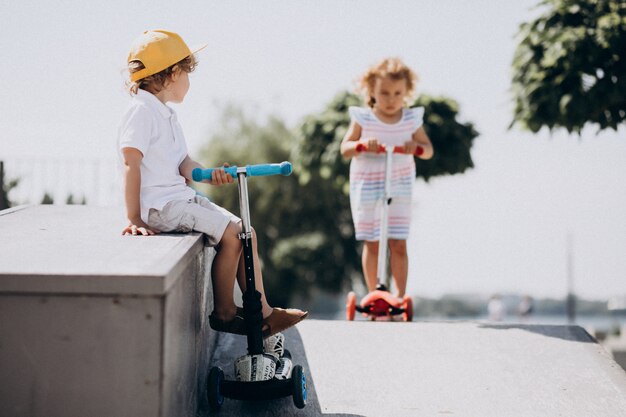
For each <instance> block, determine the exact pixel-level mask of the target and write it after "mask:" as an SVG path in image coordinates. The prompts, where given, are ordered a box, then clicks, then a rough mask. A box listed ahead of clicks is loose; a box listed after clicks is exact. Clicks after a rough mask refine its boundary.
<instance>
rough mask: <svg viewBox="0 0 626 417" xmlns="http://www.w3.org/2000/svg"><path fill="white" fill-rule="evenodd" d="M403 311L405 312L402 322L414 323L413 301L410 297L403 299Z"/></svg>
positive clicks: (406, 296)
mask: <svg viewBox="0 0 626 417" xmlns="http://www.w3.org/2000/svg"><path fill="white" fill-rule="evenodd" d="M402 309H403V310H404V313H402V320H404V321H413V300H412V299H411V297H409V296H408V295H405V296H404V297H403V298H402Z"/></svg>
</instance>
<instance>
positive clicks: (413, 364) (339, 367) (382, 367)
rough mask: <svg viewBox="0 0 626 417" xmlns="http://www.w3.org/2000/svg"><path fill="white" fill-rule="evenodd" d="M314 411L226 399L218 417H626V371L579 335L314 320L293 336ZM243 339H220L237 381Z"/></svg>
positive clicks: (218, 356)
mask: <svg viewBox="0 0 626 417" xmlns="http://www.w3.org/2000/svg"><path fill="white" fill-rule="evenodd" d="M286 337H287V348H288V349H290V350H291V352H292V354H293V356H294V363H299V364H301V365H303V366H304V367H305V368H306V369H307V373H308V377H309V403H308V405H307V407H306V408H305V409H304V410H298V409H296V408H295V407H294V406H293V402H292V400H291V398H285V399H281V400H276V401H267V402H239V401H233V400H228V399H227V400H226V402H225V404H224V406H223V408H222V410H221V411H220V413H219V415H220V416H244V415H255V416H290V415H293V416H318V415H323V416H377V417H378V416H477V417H489V416H494V417H496V416H497V417H502V416H516V417H524V416H528V417H531V416H532V417H541V416H550V417H552V416H581V417H582V416H584V417H592V416H607V417H619V416H626V373H625V372H624V371H623V370H622V369H621V368H620V367H619V366H618V365H617V364H616V363H615V362H614V361H613V360H612V359H611V358H610V357H609V356H608V355H607V353H606V352H605V351H604V350H603V349H602V348H601V347H600V346H599V345H598V344H597V343H595V341H594V340H593V339H592V338H591V337H590V336H589V335H588V334H587V333H586V332H585V331H584V330H583V329H581V328H579V327H572V326H540V325H491V324H482V323H469V322H468V323H456V322H455V323H446V322H438V323H428V322H424V323H395V322H394V323H389V322H374V323H372V322H364V321H357V322H344V321H318V320H307V321H305V322H303V323H301V324H299V325H298V327H297V329H292V330H290V331H288V332H286ZM244 352H245V338H243V337H241V336H232V335H220V338H219V340H218V345H217V350H216V353H215V355H214V357H213V363H214V364H217V365H219V366H220V367H222V368H223V369H224V371H225V373H226V374H227V377H229V378H232V362H233V359H234V358H235V357H237V356H239V355H242V354H243V353H244Z"/></svg>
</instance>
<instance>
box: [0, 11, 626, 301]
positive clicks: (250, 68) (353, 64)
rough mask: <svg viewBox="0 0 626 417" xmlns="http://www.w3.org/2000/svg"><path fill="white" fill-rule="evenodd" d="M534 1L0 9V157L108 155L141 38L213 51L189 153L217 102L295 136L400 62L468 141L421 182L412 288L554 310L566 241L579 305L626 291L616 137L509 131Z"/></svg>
mask: <svg viewBox="0 0 626 417" xmlns="http://www.w3.org/2000/svg"><path fill="white" fill-rule="evenodd" d="M176 3H182V4H176ZM536 3H538V1H535V0H533V1H528V0H524V1H513V0H509V1H501V0H489V1H487V0H483V1H472V2H461V1H453V0H448V1H445V0H444V1H441V0H429V1H411V2H409V1H385V2H382V1H341V0H337V1H330V0H326V1H324V0H322V1H320V0H317V1H295V0H291V1H228V2H226V1H224V2H216V1H187V2H173V1H170V2H167V1H154V0H151V1H133V2H128V1H125V2H122V1H119V0H113V1H107V2H93V3H92V2H81V1H58V2H41V1H19V2H18V1H14V2H6V1H5V2H1V3H0V18H2V25H0V51H1V52H2V58H3V64H2V65H1V66H0V75H1V79H2V80H3V88H2V92H3V93H2V100H0V126H1V127H2V130H1V132H2V133H1V134H0V158H2V159H4V160H7V161H8V160H10V158H21V159H24V158H26V157H28V158H36V157H37V158H41V157H50V156H54V157H63V158H68V157H72V156H76V157H78V158H90V157H100V158H114V156H115V139H116V130H117V125H118V123H119V120H120V117H121V114H122V112H123V110H124V107H125V105H126V103H127V101H128V95H127V94H126V93H125V92H124V89H123V76H122V72H121V71H122V69H123V68H124V64H125V58H126V54H127V51H128V46H129V45H130V43H131V41H132V40H133V39H134V38H135V37H136V36H138V35H139V34H140V33H141V32H142V31H144V30H146V29H158V28H162V29H168V30H172V31H175V32H178V33H180V34H181V35H182V36H183V38H184V39H185V40H186V41H187V43H188V44H190V45H194V44H200V43H208V44H209V46H208V48H207V49H205V50H204V51H202V52H201V53H200V54H199V59H200V65H199V66H198V68H197V70H196V72H194V73H193V74H192V76H191V83H192V85H191V90H190V93H189V95H188V96H187V98H186V100H185V102H184V103H183V104H181V105H176V106H175V109H176V111H177V112H178V114H179V119H180V121H181V123H182V125H183V129H184V130H185V133H186V137H187V141H188V145H189V148H190V152H191V154H192V156H193V154H194V153H195V152H197V151H198V150H199V149H200V147H202V146H203V144H204V143H205V142H206V139H207V137H208V136H209V134H210V132H211V129H212V128H213V127H215V123H216V116H217V114H218V108H219V105H220V104H224V103H229V102H233V103H235V104H239V105H243V106H245V107H246V108H247V109H249V110H250V111H251V112H253V113H254V114H258V115H260V117H262V116H263V115H267V114H271V113H273V114H277V115H279V116H281V117H283V118H284V119H285V120H286V121H287V122H288V124H289V125H290V126H292V127H295V126H297V125H298V123H299V121H300V120H301V118H302V117H303V116H305V115H307V114H310V113H313V112H317V111H319V110H321V109H322V108H323V106H324V105H325V103H327V102H328V101H329V100H330V99H331V98H332V97H333V96H334V94H335V93H337V92H338V91H341V90H344V89H350V88H352V86H353V81H354V79H355V78H356V77H357V76H358V75H360V74H361V73H362V72H363V71H364V70H365V69H366V68H367V66H369V65H370V64H372V63H374V62H376V61H377V60H379V59H380V58H382V57H385V56H399V57H401V58H403V59H404V60H405V62H407V64H409V65H410V66H411V67H412V68H413V69H414V70H415V71H416V72H417V73H418V74H419V75H420V79H421V81H420V84H419V86H418V90H419V91H420V92H425V93H428V94H431V95H445V96H448V97H451V98H453V99H455V100H457V101H458V102H459V104H460V108H461V113H460V118H461V120H462V121H470V122H473V123H474V124H475V127H476V129H477V130H478V131H479V132H480V133H481V135H480V136H479V137H478V138H477V139H476V140H475V145H474V148H473V149H472V155H473V158H474V162H475V164H476V168H475V169H473V170H471V171H468V172H467V173H466V174H464V175H457V176H454V177H445V178H437V179H434V180H432V181H431V182H430V183H429V184H425V183H423V182H418V183H417V185H416V193H415V212H414V222H413V226H412V234H411V238H410V239H409V247H410V256H411V264H410V276H409V292H410V293H412V294H415V295H423V296H437V295H441V294H444V293H451V292H477V293H485V294H489V293H492V292H496V291H497V292H508V291H515V292H520V293H530V294H532V295H535V296H554V297H562V296H563V295H564V293H565V289H566V242H567V234H568V233H570V234H571V235H572V237H573V254H574V277H575V289H576V291H577V293H578V294H579V295H581V296H584V297H590V298H606V297H610V296H612V295H616V294H626V256H624V253H625V252H626V216H625V214H626V182H625V180H626V164H625V163H624V162H625V161H626V129H624V128H622V129H621V131H620V132H619V133H614V132H606V133H602V134H600V135H596V129H595V128H593V127H592V128H589V129H587V130H585V131H584V133H583V135H582V137H580V138H579V137H577V136H569V135H567V134H566V133H564V132H560V131H559V132H555V133H553V134H552V135H550V134H549V133H548V132H545V131H544V132H541V133H540V134H537V135H533V134H530V133H527V132H521V131H520V130H519V129H513V130H507V126H508V124H509V122H510V121H511V117H512V111H511V109H512V102H511V98H510V95H509V93H508V89H509V86H510V79H511V74H510V63H511V60H512V56H513V52H514V49H515V45H516V43H515V39H514V35H515V33H516V32H517V28H518V25H519V24H520V23H521V22H523V21H524V20H528V19H530V18H531V17H532V16H533V15H535V14H536V11H533V10H531V7H532V6H534V5H535V4H536ZM268 162H272V161H268ZM252 204H254V202H252ZM253 222H254V219H253Z"/></svg>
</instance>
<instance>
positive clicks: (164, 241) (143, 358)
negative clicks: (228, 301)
mask: <svg viewBox="0 0 626 417" xmlns="http://www.w3.org/2000/svg"><path fill="white" fill-rule="evenodd" d="M124 225H125V221H124V219H123V213H122V212H121V210H118V209H106V208H94V207H85V206H72V207H68V206H66V207H56V206H33V207H26V208H20V209H13V210H8V211H3V212H0V318H1V319H0V375H1V378H2V383H1V384H0V404H2V406H1V407H0V416H11V417H19V416H28V417H38V416H47V417H55V416H59V417H61V416H62V417H70V416H81V417H82V416H90V417H97V416H103V417H104V416H106V417H110V416H133V417H138V416H168V417H169V416H195V415H196V414H197V413H198V412H199V410H200V409H203V408H204V407H205V404H203V402H205V400H204V394H203V386H204V381H205V378H206V372H207V365H208V362H209V356H210V351H211V348H212V344H213V343H214V339H215V338H214V335H213V334H212V333H211V332H210V331H209V328H208V314H209V313H210V311H211V310H212V290H211V282H210V263H211V261H212V256H213V254H214V252H213V250H212V249H210V248H206V247H205V246H204V241H203V237H202V236H201V235H199V234H187V235H182V234H181V235H171V234H170V235H159V236H151V237H130V236H121V235H120V231H121V229H122V228H123V226H124Z"/></svg>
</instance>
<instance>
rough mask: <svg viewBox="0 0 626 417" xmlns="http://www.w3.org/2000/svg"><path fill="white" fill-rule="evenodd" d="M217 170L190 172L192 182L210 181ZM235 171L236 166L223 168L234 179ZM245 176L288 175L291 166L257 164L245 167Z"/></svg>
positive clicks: (284, 164)
mask: <svg viewBox="0 0 626 417" xmlns="http://www.w3.org/2000/svg"><path fill="white" fill-rule="evenodd" d="M215 169H218V168H207V169H202V168H196V169H194V170H193V171H192V172H191V176H192V178H193V180H194V181H196V182H200V181H204V180H209V181H210V180H211V176H212V174H213V171H214V170H215ZM237 170H238V168H237V167H236V166H231V167H224V171H225V172H226V173H227V174H229V175H230V176H232V177H233V178H234V179H237ZM245 170H246V175H247V176H249V177H260V176H266V175H285V176H287V175H290V174H291V172H292V166H291V163H290V162H286V161H285V162H281V163H280V164H258V165H247V166H246V168H245Z"/></svg>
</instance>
